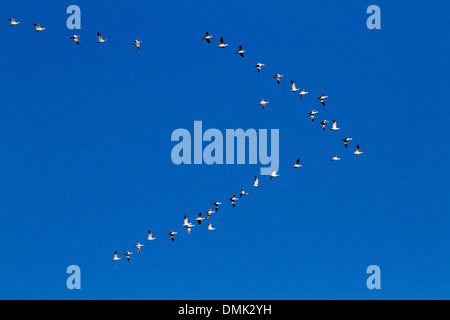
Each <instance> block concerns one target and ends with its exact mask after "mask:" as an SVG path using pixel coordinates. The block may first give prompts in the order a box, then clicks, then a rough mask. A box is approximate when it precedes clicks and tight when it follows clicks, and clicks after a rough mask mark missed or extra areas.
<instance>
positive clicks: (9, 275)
mask: <svg viewBox="0 0 450 320" xmlns="http://www.w3.org/2000/svg"><path fill="white" fill-rule="evenodd" d="M71 4H76V5H79V6H80V8H81V30H77V31H73V30H68V29H67V27H66V20H67V18H68V17H69V15H68V14H66V8H67V7H68V6H69V5H71ZM372 4H376V5H378V6H379V7H380V8H381V30H369V29H367V27H366V20H367V18H368V17H369V15H368V14H366V9H367V7H368V6H369V5H372ZM449 10H450V3H449V2H448V1H443V0H442V1H431V2H424V1H408V2H405V1H377V2H369V1H360V0H354V1H343V2H342V1H341V2H339V3H338V2H336V1H312V0H311V1H290V0H289V1H282V2H280V1H258V2H254V1H196V2H195V3H192V2H189V1H157V2H155V1H133V2H131V3H130V2H126V1H120V2H119V1H109V2H108V4H105V2H103V4H102V3H100V1H83V0H79V1H78V2H67V1H59V2H58V4H55V3H54V1H49V0H45V1H40V2H39V3H36V2H35V1H20V2H18V1H3V2H2V10H1V13H0V21H2V22H3V23H2V25H1V26H0V42H1V43H2V50H0V61H1V70H2V74H3V77H1V79H0V88H1V89H0V97H1V100H0V101H1V105H0V154H1V157H0V181H1V183H0V212H1V223H0V243H1V249H2V255H1V258H0V259H1V263H0V273H1V280H0V298H1V299H441V298H446V299H448V298H450V294H449V292H450V289H449V288H450V278H449V277H448V269H449V267H450V259H449V258H450V257H449V252H450V250H449V236H448V230H449V229H448V226H449V224H450V217H449V212H450V210H449V209H450V203H449V197H448V194H449V184H448V181H449V179H450V175H449V169H448V164H447V161H448V155H449V153H448V151H446V146H447V145H448V139H449V138H450V130H449V127H448V125H447V120H449V115H450V111H449V109H448V105H449V93H448V86H449V80H448V71H449V61H450V60H449V42H448V39H449V28H448V14H447V13H448V12H449ZM11 17H14V18H16V19H17V20H18V21H21V24H20V25H18V26H16V27H9V26H8V19H9V18H11ZM33 23H40V24H41V25H42V26H43V27H46V28H47V29H46V30H45V31H44V32H40V33H35V32H33V30H34V26H33V25H32V24H33ZM97 31H99V32H101V33H102V34H103V36H104V38H107V39H108V42H107V43H105V44H103V45H99V44H97V43H96V41H97V37H96V32H97ZM206 31H209V32H210V34H212V35H213V36H214V38H213V39H212V43H211V44H210V45H209V44H207V43H206V42H205V41H203V40H202V37H203V35H204V33H205V32H206ZM74 33H76V34H80V35H81V38H80V42H81V43H80V45H79V46H76V44H75V43H74V42H73V41H72V40H70V37H71V36H72V35H73V34H74ZM220 36H223V37H224V39H225V41H226V42H227V43H229V47H228V48H226V49H223V50H221V49H218V48H216V46H217V44H218V40H219V38H220ZM135 39H139V40H142V41H143V43H142V49H141V50H140V51H138V50H136V48H135V47H134V46H133V45H131V43H132V42H133V41H134V40H135ZM241 44H242V45H243V46H244V49H246V50H247V51H246V56H245V58H241V57H239V56H238V55H237V54H235V52H236V51H237V47H238V46H239V45H241ZM257 62H262V63H265V64H266V66H265V68H263V70H262V72H261V73H260V74H258V73H257V72H256V70H255V68H253V65H254V64H256V63H257ZM276 73H281V74H284V78H283V79H282V82H281V84H280V85H279V86H278V85H277V84H276V81H275V80H274V79H272V76H273V75H275V74H276ZM291 79H292V80H294V81H295V82H296V84H297V85H298V86H299V87H302V88H305V89H307V91H309V92H310V94H308V95H306V96H305V97H304V98H303V99H302V100H300V99H299V97H298V95H296V94H292V93H290V92H289V90H290V85H289V80H291ZM322 93H324V94H326V95H328V96H329V98H328V100H327V105H326V107H323V106H322V105H320V103H319V102H318V100H317V99H316V98H317V97H318V96H319V95H320V94H322ZM262 97H264V98H265V99H266V100H269V101H270V104H269V105H268V106H267V107H266V108H265V109H264V110H261V108H260V106H258V102H259V99H260V98H262ZM312 109H316V110H318V111H319V114H318V115H316V117H317V118H316V119H318V120H321V119H327V120H332V119H336V120H337V121H338V124H339V126H340V128H341V130H340V131H338V132H330V130H326V131H325V132H323V131H322V129H321V128H320V124H319V123H318V121H316V122H314V123H312V122H311V120H310V118H309V116H308V115H307V113H308V112H309V111H311V110H312ZM196 120H200V121H203V128H204V130H206V129H208V128H217V129H219V130H221V131H222V132H225V130H226V129H237V128H243V129H248V128H255V129H279V130H280V170H279V174H280V177H279V178H277V179H274V180H272V181H268V177H262V178H261V183H262V184H263V185H264V186H263V187H262V188H258V189H257V190H255V188H252V187H251V185H252V183H253V176H255V175H258V174H259V169H260V165H259V164H258V165H249V164H246V165H212V166H208V165H205V164H203V165H181V166H176V165H174V164H173V163H172V161H171V158H170V154H171V150H172V148H173V146H174V145H175V143H174V142H171V141H170V137H171V134H172V132H173V131H174V130H175V129H177V128H186V129H188V130H190V131H191V132H193V124H194V121H196ZM346 136H351V137H352V138H353V140H352V141H351V142H350V144H349V148H348V149H345V148H344V146H343V143H342V141H341V139H342V138H344V137H346ZM356 144H360V146H361V149H362V150H363V151H364V154H363V155H362V156H361V157H355V156H353V155H352V152H353V150H354V148H355V146H356ZM336 153H337V154H339V155H340V156H341V158H342V160H341V161H339V162H333V163H331V161H330V158H331V157H332V156H333V155H334V154H336ZM299 157H300V158H301V161H302V164H303V167H302V168H300V169H297V170H294V169H293V168H292V165H293V163H294V162H295V160H296V159H297V158H299ZM241 188H245V189H248V190H247V191H248V192H249V193H250V194H249V196H248V197H247V198H246V199H242V200H240V201H238V203H237V206H236V208H234V209H233V208H232V207H231V205H230V204H229V202H228V201H227V199H228V198H229V197H230V196H231V195H233V194H238V193H239V191H240V190H241ZM216 200H219V201H221V202H223V203H224V204H223V206H222V207H221V208H220V210H219V212H218V213H217V214H216V215H214V216H213V217H212V218H211V222H212V223H213V226H214V227H215V228H216V230H215V231H214V232H210V233H208V232H206V230H205V228H206V226H204V225H203V224H202V226H201V227H198V226H197V227H195V228H193V231H192V232H191V234H190V235H187V232H186V230H184V228H183V227H182V226H181V225H182V223H183V221H182V220H183V216H184V215H185V214H186V215H188V216H189V218H190V219H194V218H195V217H196V215H197V214H198V213H199V212H200V211H202V212H205V211H206V210H207V209H209V208H211V207H212V205H211V203H212V202H213V201H216ZM149 229H150V230H152V232H153V234H154V236H155V237H156V238H157V240H155V241H153V242H151V243H148V242H147V241H145V239H146V236H147V232H148V230H149ZM172 230H173V231H178V235H177V238H176V241H175V242H174V243H172V242H171V241H170V238H169V237H168V235H167V233H168V232H169V231H172ZM138 241H140V242H141V243H143V244H144V245H145V246H144V247H143V248H142V250H141V252H140V253H139V254H136V253H135V254H134V255H133V256H132V261H130V262H127V261H126V260H122V261H119V262H118V263H113V262H112V261H111V259H112V256H113V253H114V251H115V250H118V251H119V253H120V254H121V255H122V253H123V252H125V251H126V250H132V249H134V248H133V246H134V245H135V244H136V243H137V242H138ZM122 257H123V256H122ZM373 264H375V265H378V266H379V267H380V268H381V287H382V288H381V290H372V291H371V290H368V289H367V287H366V279H367V277H368V275H367V274H366V268H367V267H368V266H369V265H373ZM70 265H78V266H79V267H80V268H81V287H82V289H81V290H68V289H67V288H66V279H67V277H68V276H69V275H68V274H66V269H67V267H68V266H70Z"/></svg>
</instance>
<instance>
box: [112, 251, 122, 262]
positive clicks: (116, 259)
mask: <svg viewBox="0 0 450 320" xmlns="http://www.w3.org/2000/svg"><path fill="white" fill-rule="evenodd" d="M120 259H122V258H119V256H118V255H117V251H116V252H115V253H114V258H113V261H119V260H120Z"/></svg>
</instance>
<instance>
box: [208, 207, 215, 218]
mask: <svg viewBox="0 0 450 320" xmlns="http://www.w3.org/2000/svg"><path fill="white" fill-rule="evenodd" d="M213 213H215V212H214V211H212V210H211V209H208V211H206V214H207V215H208V219H209V217H210V216H211V214H213Z"/></svg>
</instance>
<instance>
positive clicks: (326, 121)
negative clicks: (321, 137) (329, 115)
mask: <svg viewBox="0 0 450 320" xmlns="http://www.w3.org/2000/svg"><path fill="white" fill-rule="evenodd" d="M328 122H330V121H328V120H323V121H321V122H320V124H321V125H322V129H323V130H325V124H326V123H328Z"/></svg>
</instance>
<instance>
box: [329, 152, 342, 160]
mask: <svg viewBox="0 0 450 320" xmlns="http://www.w3.org/2000/svg"><path fill="white" fill-rule="evenodd" d="M337 160H341V158H338V156H337V154H336V155H335V156H334V157H333V158H331V161H337Z"/></svg>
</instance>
